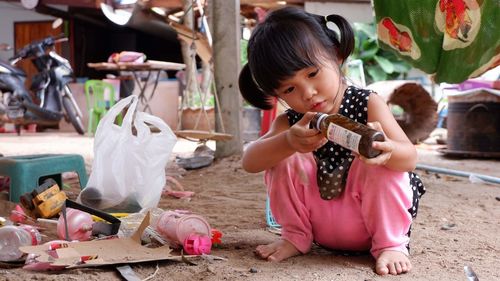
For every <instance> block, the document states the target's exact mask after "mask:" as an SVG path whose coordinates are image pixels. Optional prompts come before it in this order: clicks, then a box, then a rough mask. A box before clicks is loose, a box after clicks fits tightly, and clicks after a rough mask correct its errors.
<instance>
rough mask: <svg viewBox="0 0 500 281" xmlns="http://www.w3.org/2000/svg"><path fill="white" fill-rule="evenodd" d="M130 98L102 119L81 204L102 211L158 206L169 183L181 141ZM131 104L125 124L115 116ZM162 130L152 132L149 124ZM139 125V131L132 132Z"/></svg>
mask: <svg viewBox="0 0 500 281" xmlns="http://www.w3.org/2000/svg"><path fill="white" fill-rule="evenodd" d="M137 102H138V98H137V96H134V95H132V96H129V97H127V98H125V99H123V100H121V101H119V102H118V103H117V104H116V105H114V106H113V107H112V108H111V109H110V110H109V111H108V113H107V114H106V115H105V116H104V117H103V119H102V120H101V121H100V122H99V125H98V126H97V131H96V134H95V139H94V161H93V163H92V172H91V173H90V177H89V180H88V183H87V186H86V187H85V188H84V189H83V190H82V192H81V193H80V195H79V196H78V198H77V201H78V202H79V203H82V204H83V205H87V206H89V207H91V208H95V209H99V210H103V211H120V212H138V211H140V210H141V209H144V208H152V207H156V205H157V204H158V202H159V200H160V197H161V193H162V190H163V187H164V185H165V182H166V179H165V167H166V165H167V161H168V160H169V157H170V154H171V153H172V150H173V148H174V145H175V143H176V141H177V139H176V137H175V135H174V133H173V132H172V130H171V129H170V128H169V127H168V125H167V124H165V122H164V121H163V120H161V119H160V118H158V117H156V116H152V115H150V114H147V113H144V112H140V111H136V107H137ZM127 106H129V108H128V110H127V113H126V114H125V117H124V118H123V122H122V125H121V126H119V125H116V124H114V121H115V119H116V117H117V116H118V115H119V114H120V113H121V112H122V110H123V109H124V108H125V107H127ZM149 125H152V126H154V127H156V128H157V129H158V130H159V132H154V133H153V132H151V129H150V126H149ZM133 128H135V132H133Z"/></svg>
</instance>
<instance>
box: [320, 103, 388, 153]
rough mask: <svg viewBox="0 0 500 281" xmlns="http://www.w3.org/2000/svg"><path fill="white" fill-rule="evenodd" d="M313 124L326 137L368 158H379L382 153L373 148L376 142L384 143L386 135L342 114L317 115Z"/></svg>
mask: <svg viewBox="0 0 500 281" xmlns="http://www.w3.org/2000/svg"><path fill="white" fill-rule="evenodd" d="M311 124H312V126H313V128H315V129H317V130H319V131H320V132H321V133H323V135H325V137H326V138H327V139H328V140H330V141H332V142H334V143H336V144H338V145H340V146H342V147H344V148H347V149H350V150H352V151H354V152H356V153H358V154H361V155H363V156H364V157H366V158H373V157H376V156H378V155H379V154H380V153H382V151H380V150H378V149H375V148H373V147H372V143H373V142H374V141H384V139H385V138H384V134H383V133H382V132H379V131H377V130H374V129H372V128H370V127H368V126H366V125H364V124H361V123H358V122H356V121H354V120H352V119H349V118H347V117H345V116H343V115H340V114H331V115H328V114H325V113H317V114H316V115H315V116H314V117H313V119H312V121H311Z"/></svg>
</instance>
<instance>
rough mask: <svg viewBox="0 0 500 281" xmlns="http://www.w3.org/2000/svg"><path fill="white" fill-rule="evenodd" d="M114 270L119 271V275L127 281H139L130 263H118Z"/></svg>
mask: <svg viewBox="0 0 500 281" xmlns="http://www.w3.org/2000/svg"><path fill="white" fill-rule="evenodd" d="M116 270H118V272H120V275H121V276H122V277H123V278H124V279H125V280H127V281H141V278H139V277H138V276H137V275H136V274H135V272H134V270H133V269H132V267H130V265H127V264H125V265H120V266H117V267H116Z"/></svg>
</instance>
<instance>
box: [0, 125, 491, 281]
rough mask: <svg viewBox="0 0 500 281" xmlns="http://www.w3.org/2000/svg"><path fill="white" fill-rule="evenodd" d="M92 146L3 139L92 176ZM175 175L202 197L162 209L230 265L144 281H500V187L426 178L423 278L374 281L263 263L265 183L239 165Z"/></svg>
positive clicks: (106, 271) (419, 259)
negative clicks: (68, 161) (186, 217)
mask: <svg viewBox="0 0 500 281" xmlns="http://www.w3.org/2000/svg"><path fill="white" fill-rule="evenodd" d="M92 145H93V143H92V139H90V138H86V137H79V136H76V135H75V134H57V135H56V134H45V133H44V134H33V135H29V134H26V135H23V136H22V137H17V136H13V135H3V136H0V153H3V154H5V155H19V154H28V153H79V154H82V155H83V156H84V158H85V160H86V164H87V170H88V171H90V168H91V162H92V158H93V152H92ZM210 145H213V144H210ZM195 147H196V144H195V143H189V142H186V141H179V142H178V143H177V145H176V147H175V148H174V154H189V153H191V152H192V151H193V150H194V148H195ZM418 151H419V156H420V161H419V163H422V164H427V165H433V166H436V167H443V168H448V169H456V170H462V171H468V172H474V173H480V174H485V175H489V176H493V177H500V168H499V165H498V164H499V161H498V160H472V159H465V160H464V159H462V160H457V159H447V158H444V157H442V155H440V154H439V153H438V152H436V146H421V147H419V149H418ZM169 171H170V173H172V174H173V175H174V176H176V177H177V178H178V180H179V182H180V183H181V184H182V185H183V186H184V187H185V189H186V190H189V191H194V192H195V195H194V197H193V198H192V199H191V200H180V199H175V198H172V197H164V198H162V199H161V202H160V204H159V207H160V208H162V209H187V210H191V211H193V212H194V213H197V214H200V215H203V216H204V217H205V218H206V219H207V220H208V222H209V223H210V224H211V226H212V227H214V228H217V229H219V230H221V231H222V232H223V233H224V236H223V238H222V242H223V243H222V245H221V246H220V247H218V248H215V249H213V251H212V254H214V255H217V256H221V257H224V258H226V259H227V260H218V261H209V260H204V259H195V260H194V262H195V263H196V265H187V264H184V263H181V262H172V261H165V262H152V263H144V264H137V265H132V268H133V269H134V271H135V272H136V274H137V276H138V277H139V279H145V278H147V277H148V276H152V278H151V279H149V280H370V281H373V280H440V281H442V280H467V278H466V276H465V274H464V270H463V267H464V265H470V266H472V268H473V269H474V271H475V272H476V273H477V275H478V277H479V280H481V281H484V280H500V269H499V264H500V251H499V250H500V235H498V233H499V232H500V223H499V218H500V185H493V184H485V183H472V182H471V181H469V179H468V178H465V177H455V176H449V175H444V174H436V173H429V172H425V171H418V173H419V174H420V175H421V177H422V179H423V181H424V183H425V184H426V186H427V193H426V194H425V196H424V197H423V199H422V201H421V205H420V210H419V214H418V217H417V219H416V221H415V223H414V225H413V231H412V242H411V247H412V262H413V265H414V269H413V271H412V272H411V273H409V274H405V275H402V276H396V277H395V276H389V277H380V276H377V275H376V274H375V273H374V272H373V265H374V261H373V259H372V258H371V257H369V256H361V257H344V256H338V255H335V254H334V253H331V252H329V251H326V250H324V249H321V248H318V247H314V248H313V250H312V251H311V252H310V253H309V254H307V255H302V256H297V257H294V258H291V259H288V260H286V261H284V262H281V263H270V262H266V261H263V260H260V259H258V258H257V257H255V255H254V253H253V250H254V249H255V247H256V246H257V245H259V244H262V243H270V242H272V241H274V240H275V239H277V238H278V236H277V235H276V234H273V233H271V232H269V231H268V230H266V219H265V218H266V215H265V200H266V192H265V186H264V185H263V180H262V176H263V175H262V174H248V173H246V172H244V171H243V170H242V169H241V163H240V158H239V157H238V156H234V157H229V158H226V159H222V160H217V161H215V162H214V163H213V164H212V165H211V166H209V167H206V168H202V169H199V170H192V171H187V172H185V173H184V172H182V171H179V170H178V169H169ZM73 195H75V194H73ZM11 206H12V205H11V204H10V203H9V202H7V201H5V200H3V199H0V215H6V214H7V213H8V212H9V211H10V209H11ZM48 235H49V236H50V232H49V233H48ZM49 238H50V237H45V238H44V239H45V240H47V239H49ZM157 266H158V270H157ZM155 271H157V272H156V274H155ZM0 280H86V281H87V280H120V277H119V275H118V273H117V271H116V269H115V268H113V267H102V268H93V269H76V270H65V271H62V272H57V273H39V272H29V271H26V270H23V269H21V268H9V267H8V266H6V265H5V264H2V265H1V266H0Z"/></svg>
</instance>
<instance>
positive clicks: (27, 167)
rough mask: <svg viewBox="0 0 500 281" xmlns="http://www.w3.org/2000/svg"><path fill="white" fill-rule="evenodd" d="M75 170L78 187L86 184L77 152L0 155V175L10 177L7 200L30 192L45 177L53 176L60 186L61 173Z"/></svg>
mask: <svg viewBox="0 0 500 281" xmlns="http://www.w3.org/2000/svg"><path fill="white" fill-rule="evenodd" d="M69 171H75V172H76V173H77V174H78V177H79V179H80V187H85V186H86V185H87V172H86V171H85V162H84V160H83V157H82V156H81V155H78V154H40V155H24V156H8V157H0V176H8V177H9V178H10V188H9V200H10V201H13V202H19V197H20V196H21V195H23V194H24V193H26V192H31V191H32V190H33V189H35V188H36V187H38V186H39V185H40V184H41V183H42V182H43V181H44V180H45V179H47V178H53V179H54V180H55V181H56V182H57V184H59V186H60V187H61V188H62V177H61V173H63V172H69Z"/></svg>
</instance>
